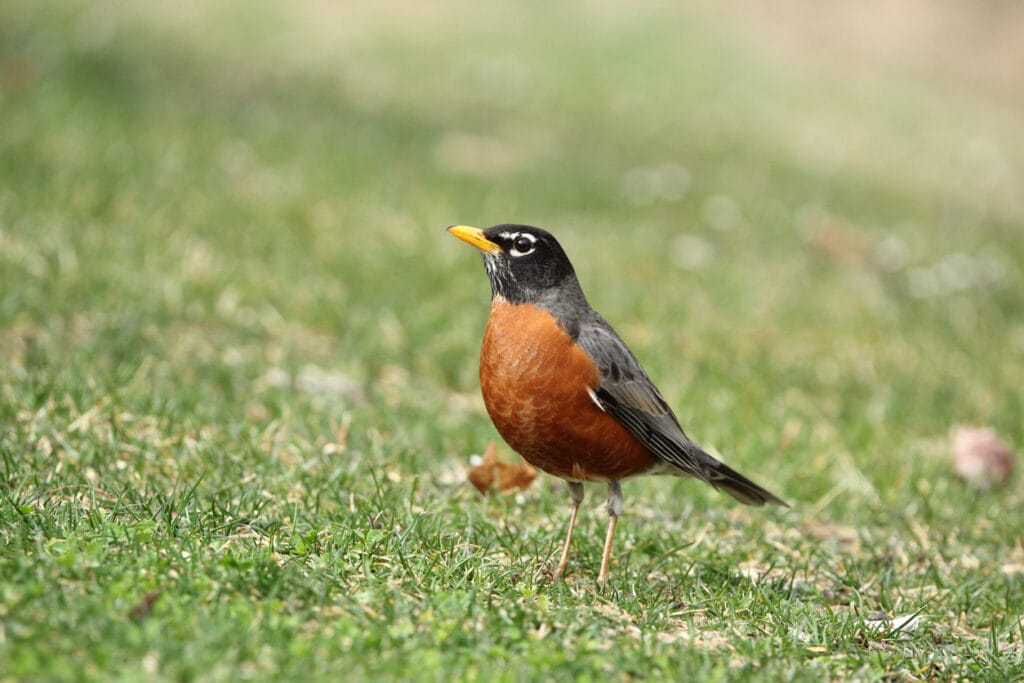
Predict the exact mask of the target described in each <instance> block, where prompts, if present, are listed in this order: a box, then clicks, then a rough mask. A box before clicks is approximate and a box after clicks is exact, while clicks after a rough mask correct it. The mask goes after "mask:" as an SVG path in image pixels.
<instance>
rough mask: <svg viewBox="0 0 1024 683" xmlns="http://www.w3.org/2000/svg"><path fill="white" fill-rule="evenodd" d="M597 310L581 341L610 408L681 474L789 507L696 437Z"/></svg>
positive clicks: (754, 501)
mask: <svg viewBox="0 0 1024 683" xmlns="http://www.w3.org/2000/svg"><path fill="white" fill-rule="evenodd" d="M594 315H595V316H596V318H595V319H593V320H590V321H587V322H585V323H582V324H581V325H580V327H579V336H578V337H577V342H578V343H579V345H580V346H581V347H582V348H583V350H584V351H586V352H587V354H588V355H590V357H591V358H593V359H594V361H595V362H596V363H597V367H598V370H599V372H600V376H601V385H600V386H599V387H598V388H597V389H596V390H595V392H594V393H595V394H596V396H597V400H598V402H599V403H600V404H601V407H602V408H603V409H604V410H605V412H607V413H608V414H609V415H611V416H612V417H614V418H615V419H616V420H618V421H619V422H620V423H621V424H622V426H623V427H625V428H626V429H627V430H628V431H629V433H630V434H632V435H633V436H634V437H636V438H637V440H639V441H640V443H642V444H643V445H644V446H646V447H647V448H648V449H649V450H650V451H651V452H652V453H654V455H656V456H657V457H658V458H660V459H661V460H663V461H664V462H666V463H668V464H669V465H672V466H673V467H674V468H676V469H677V470H679V473H680V474H687V475H689V476H691V477H695V478H697V479H700V480H702V481H704V482H706V483H708V484H710V485H711V486H713V487H715V488H716V489H721V490H723V491H725V492H726V493H728V494H729V495H731V496H732V497H733V498H736V499H737V500H739V501H740V502H742V503H746V504H747V505H764V504H765V503H776V504H778V505H785V506H786V507H789V506H788V505H787V504H786V502H785V501H783V500H782V499H781V498H779V497H777V496H775V495H774V494H772V493H770V492H769V491H767V490H765V489H764V488H762V487H760V486H758V485H757V484H755V483H754V482H752V481H751V480H750V479H747V478H746V477H744V476H743V475H742V474H740V473H739V472H736V471H735V470H733V469H732V468H730V467H729V466H728V465H726V464H725V463H723V462H721V461H720V460H718V459H717V458H715V457H714V456H711V455H709V454H708V453H705V452H704V450H702V449H701V447H700V446H698V445H697V444H695V443H694V442H693V441H691V440H690V438H689V437H687V436H686V434H685V433H684V432H683V428H682V427H681V426H680V424H679V420H677V419H676V416H675V415H674V414H673V413H672V409H671V408H669V406H668V403H666V402H665V399H664V398H662V396H661V393H660V392H659V391H658V388H657V387H656V386H654V383H653V382H652V381H651V380H650V378H649V377H648V376H647V373H646V372H644V369H643V367H641V365H640V361H638V360H637V359H636V357H635V356H634V355H633V353H632V352H631V351H630V350H629V348H628V347H627V346H626V344H625V342H623V341H622V339H621V338H620V337H619V335H618V333H616V332H615V330H614V329H612V327H611V325H609V324H608V323H607V322H605V320H604V319H603V318H601V317H600V316H597V314H596V313H595V314H594Z"/></svg>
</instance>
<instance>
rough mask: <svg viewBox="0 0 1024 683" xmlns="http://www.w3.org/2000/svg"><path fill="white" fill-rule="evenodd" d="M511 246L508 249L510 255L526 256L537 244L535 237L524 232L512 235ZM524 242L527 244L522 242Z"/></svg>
mask: <svg viewBox="0 0 1024 683" xmlns="http://www.w3.org/2000/svg"><path fill="white" fill-rule="evenodd" d="M511 237H512V248H511V249H509V250H508V253H509V254H510V255H511V256H516V257H519V256H526V255H527V254H529V253H530V252H532V251H533V249H534V246H535V245H536V244H537V238H536V237H534V236H533V235H529V234H527V233H525V232H521V233H518V234H515V235H512V236H511ZM524 242H526V243H528V244H523V243H524Z"/></svg>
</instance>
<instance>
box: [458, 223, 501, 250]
mask: <svg viewBox="0 0 1024 683" xmlns="http://www.w3.org/2000/svg"><path fill="white" fill-rule="evenodd" d="M448 232H450V233H451V234H453V235H455V236H456V237H458V238H459V239H460V240H462V241H463V242H468V243H469V244H472V245H473V246H474V247H476V248H477V249H479V250H480V251H486V252H487V253H488V254H497V253H499V252H500V251H501V247H500V246H499V245H498V244H497V243H495V242H492V241H490V240H489V239H487V238H486V237H484V231H483V230H481V229H480V228H471V227H469V226H468V225H453V226H452V227H450V228H448Z"/></svg>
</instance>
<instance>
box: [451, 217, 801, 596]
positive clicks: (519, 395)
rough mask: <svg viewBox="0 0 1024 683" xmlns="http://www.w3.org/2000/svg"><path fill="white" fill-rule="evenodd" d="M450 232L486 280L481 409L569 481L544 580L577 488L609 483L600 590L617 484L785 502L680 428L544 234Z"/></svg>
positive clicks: (535, 459) (516, 229)
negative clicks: (662, 485) (473, 255)
mask: <svg viewBox="0 0 1024 683" xmlns="http://www.w3.org/2000/svg"><path fill="white" fill-rule="evenodd" d="M448 232H449V233H450V234H451V235H453V236H455V237H457V238H458V239H460V240H462V241H464V242H467V243H468V244H471V245H472V246H474V247H476V248H477V249H479V250H480V253H481V254H482V256H483V261H484V267H485V269H486V271H487V276H488V280H489V281H490V285H491V310H490V314H489V316H488V319H487V325H486V328H485V330H484V336H483V342H482V344H481V347H480V390H481V393H482V394H483V399H484V405H485V406H486V408H487V413H488V414H489V416H490V418H491V421H492V422H493V423H494V426H495V428H496V429H497V430H498V433H499V434H501V436H502V438H503V439H504V440H505V441H506V442H507V443H508V445H509V446H510V447H511V448H512V449H513V450H515V451H516V452H517V453H519V454H520V455H521V456H522V457H523V459H525V460H526V461H527V462H528V463H530V464H531V465H533V466H534V467H536V468H537V469H539V470H541V471H543V472H546V473H548V474H550V475H553V476H555V477H557V478H560V479H562V480H564V481H565V482H566V483H567V484H568V487H569V496H570V500H571V510H570V514H569V526H568V530H567V531H566V535H565V541H564V543H563V544H562V552H561V556H560V558H559V561H558V565H557V567H556V568H555V571H554V572H553V574H552V580H553V581H556V582H557V581H558V580H560V579H561V578H562V576H563V574H564V572H565V569H566V566H567V564H568V561H569V547H570V543H571V541H572V533H573V528H574V527H575V526H576V518H577V515H578V513H579V508H580V504H581V503H582V502H583V498H584V489H583V485H584V483H588V482H605V483H607V485H608V499H607V505H606V508H607V511H608V530H607V533H606V534H605V542H604V551H603V553H602V555H601V568H600V572H599V573H598V584H599V585H600V586H604V585H605V584H606V582H607V581H608V576H609V570H608V566H609V562H610V560H611V554H612V542H613V539H614V537H615V527H616V525H617V523H618V519H619V515H620V514H621V513H622V507H623V497H622V487H621V482H622V481H623V480H625V479H628V478H630V477H635V476H638V475H643V474H668V475H675V476H681V477H693V478H695V479H699V480H700V481H703V482H705V483H706V484H710V485H711V486H712V487H714V488H716V489H718V490H720V491H723V492H725V493H727V494H729V495H730V496H732V497H733V498H735V499H736V500H738V501H740V502H741V503H744V504H746V505H755V506H763V505H765V504H766V503H771V504H775V505H781V506H784V507H789V504H788V503H786V502H785V501H784V500H782V499H781V498H779V497H778V496H776V495H775V494H773V493H771V492H769V491H768V490H767V489H765V488H763V487H761V486H759V485H758V484H755V483H754V482H753V481H751V480H750V479H748V478H747V477H745V476H743V475H742V474H740V473H739V472H737V471H735V470H733V469H732V468H730V467H729V466H728V465H726V464H725V463H723V462H722V461H721V460H719V459H718V458H715V457H714V456H712V455H710V454H709V453H707V452H706V451H705V450H703V449H702V448H701V447H700V446H698V445H697V444H696V443H695V442H694V441H692V440H691V439H690V438H689V437H688V436H687V435H686V434H685V433H684V432H683V428H682V427H681V426H680V424H679V420H678V419H677V418H676V416H675V414H674V413H673V412H672V409H671V408H670V407H669V405H668V403H667V402H666V401H665V399H664V398H663V397H662V394H661V392H660V391H659V390H658V388H657V387H656V386H655V385H654V383H653V382H652V381H651V379H650V378H649V377H648V375H647V372H646V371H645V370H644V368H643V367H642V366H641V365H640V362H639V361H638V360H637V358H636V356H634V355H633V352H632V351H630V350H629V347H628V346H626V343H625V342H624V341H623V340H622V338H621V337H620V336H619V334H618V333H617V332H616V331H615V330H614V329H613V328H612V326H611V325H610V324H608V322H607V321H606V320H605V319H604V318H603V317H601V315H600V314H599V313H598V312H597V311H595V310H594V309H593V308H591V306H590V303H589V302H588V301H587V298H586V296H585V295H584V293H583V288H582V287H581V286H580V282H579V279H578V278H577V276H576V271H575V269H574V268H573V266H572V263H571V262H570V261H569V257H568V256H566V254H565V251H564V250H563V248H562V246H561V245H560V244H559V243H558V241H557V240H556V239H555V237H554V236H553V235H552V234H551V233H549V232H548V231H546V230H543V229H541V228H537V227H533V226H529V225H515V224H501V225H495V226H492V227H490V228H487V229H483V230H482V229H480V228H473V227H469V226H466V225H453V226H450V227H449V228H448Z"/></svg>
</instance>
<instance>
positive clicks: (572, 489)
mask: <svg viewBox="0 0 1024 683" xmlns="http://www.w3.org/2000/svg"><path fill="white" fill-rule="evenodd" d="M566 483H567V484H568V485H569V495H570V496H572V514H571V515H570V516H569V531H568V532H567V533H566V534H565V545H563V546H562V559H560V560H559V561H558V567H557V568H556V569H555V575H554V576H553V577H552V578H551V580H552V581H558V580H559V579H560V578H562V574H563V573H564V572H565V565H567V564H568V563H569V542H570V541H571V540H572V530H573V527H575V526H576V515H577V513H579V511H580V503H582V502H583V484H581V483H580V482H578V481H568V482H566Z"/></svg>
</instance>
